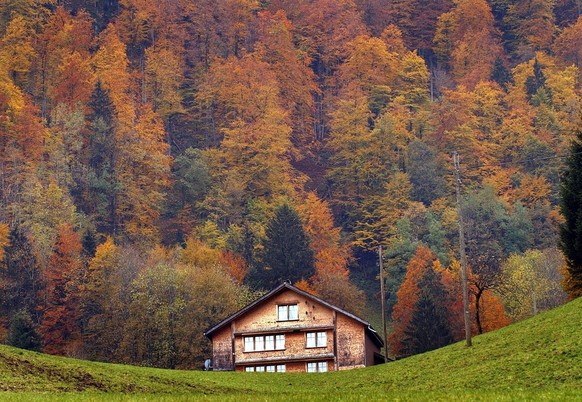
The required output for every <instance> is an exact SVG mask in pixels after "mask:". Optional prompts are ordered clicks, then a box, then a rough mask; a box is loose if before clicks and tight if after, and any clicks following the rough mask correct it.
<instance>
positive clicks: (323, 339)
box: [305, 331, 327, 348]
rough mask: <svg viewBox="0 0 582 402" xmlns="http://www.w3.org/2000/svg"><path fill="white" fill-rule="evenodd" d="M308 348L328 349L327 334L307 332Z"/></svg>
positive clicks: (306, 344) (306, 343)
mask: <svg viewBox="0 0 582 402" xmlns="http://www.w3.org/2000/svg"><path fill="white" fill-rule="evenodd" d="M305 347H306V348H325V347H327V332H326V331H320V332H307V333H306V334H305Z"/></svg>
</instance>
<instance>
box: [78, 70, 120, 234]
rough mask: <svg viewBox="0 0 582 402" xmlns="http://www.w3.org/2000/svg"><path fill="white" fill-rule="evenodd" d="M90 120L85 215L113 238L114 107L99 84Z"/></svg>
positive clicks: (114, 185) (93, 99) (93, 95)
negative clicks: (91, 218)
mask: <svg viewBox="0 0 582 402" xmlns="http://www.w3.org/2000/svg"><path fill="white" fill-rule="evenodd" d="M89 107H90V108H91V110H92V113H91V114H90V115H89V116H88V120H89V130H90V137H89V139H88V155H87V164H88V170H89V172H88V175H87V176H88V177H87V191H86V200H85V203H84V206H83V207H84V209H85V212H87V213H88V215H90V216H94V217H95V222H96V225H97V231H98V232H100V233H107V234H113V232H114V230H115V195H116V192H117V188H116V184H115V173H114V169H115V151H116V149H115V144H116V141H115V125H116V122H115V106H114V105H113V102H112V101H111V98H110V96H109V91H107V90H105V89H103V87H102V85H101V82H97V84H96V86H95V90H94V91H93V94H92V95H91V100H90V102H89Z"/></svg>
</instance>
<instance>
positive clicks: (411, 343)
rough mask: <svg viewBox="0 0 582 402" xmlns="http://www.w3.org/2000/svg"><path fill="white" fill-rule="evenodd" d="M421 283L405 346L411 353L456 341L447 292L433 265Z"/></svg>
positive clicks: (407, 330) (421, 351)
mask: <svg viewBox="0 0 582 402" xmlns="http://www.w3.org/2000/svg"><path fill="white" fill-rule="evenodd" d="M418 287H419V289H420V295H419V298H418V301H417V302H416V305H415V308H414V311H413V313H412V318H411V320H410V323H409V325H408V328H407V329H406V330H405V332H404V333H405V335H406V338H405V340H404V345H405V350H406V352H407V354H409V355H413V354H418V353H423V352H427V351H429V350H433V349H437V348H440V347H443V346H445V345H448V344H450V343H451V342H453V335H452V333H451V329H450V326H449V323H448V321H447V316H448V314H447V311H446V307H445V305H444V303H443V302H444V300H446V294H445V290H444V288H443V285H442V284H441V282H440V278H439V276H438V275H437V274H436V273H435V271H434V270H433V269H428V270H427V271H426V272H425V274H424V275H423V277H422V278H421V280H420V282H419V283H418Z"/></svg>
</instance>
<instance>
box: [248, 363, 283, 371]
mask: <svg viewBox="0 0 582 402" xmlns="http://www.w3.org/2000/svg"><path fill="white" fill-rule="evenodd" d="M245 371H246V372H247V373H254V372H257V373H263V372H267V373H284V372H285V371H286V366H285V365H284V364H277V365H269V366H251V367H245Z"/></svg>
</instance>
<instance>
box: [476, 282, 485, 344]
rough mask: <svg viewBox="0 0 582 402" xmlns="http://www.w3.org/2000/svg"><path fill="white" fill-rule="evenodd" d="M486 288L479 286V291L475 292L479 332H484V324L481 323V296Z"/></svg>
mask: <svg viewBox="0 0 582 402" xmlns="http://www.w3.org/2000/svg"><path fill="white" fill-rule="evenodd" d="M484 290H485V289H481V288H477V293H475V322H476V323H477V331H478V332H479V334H482V333H483V326H482V325H481V314H480V312H479V310H480V304H479V303H480V301H481V296H483V291H484Z"/></svg>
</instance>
